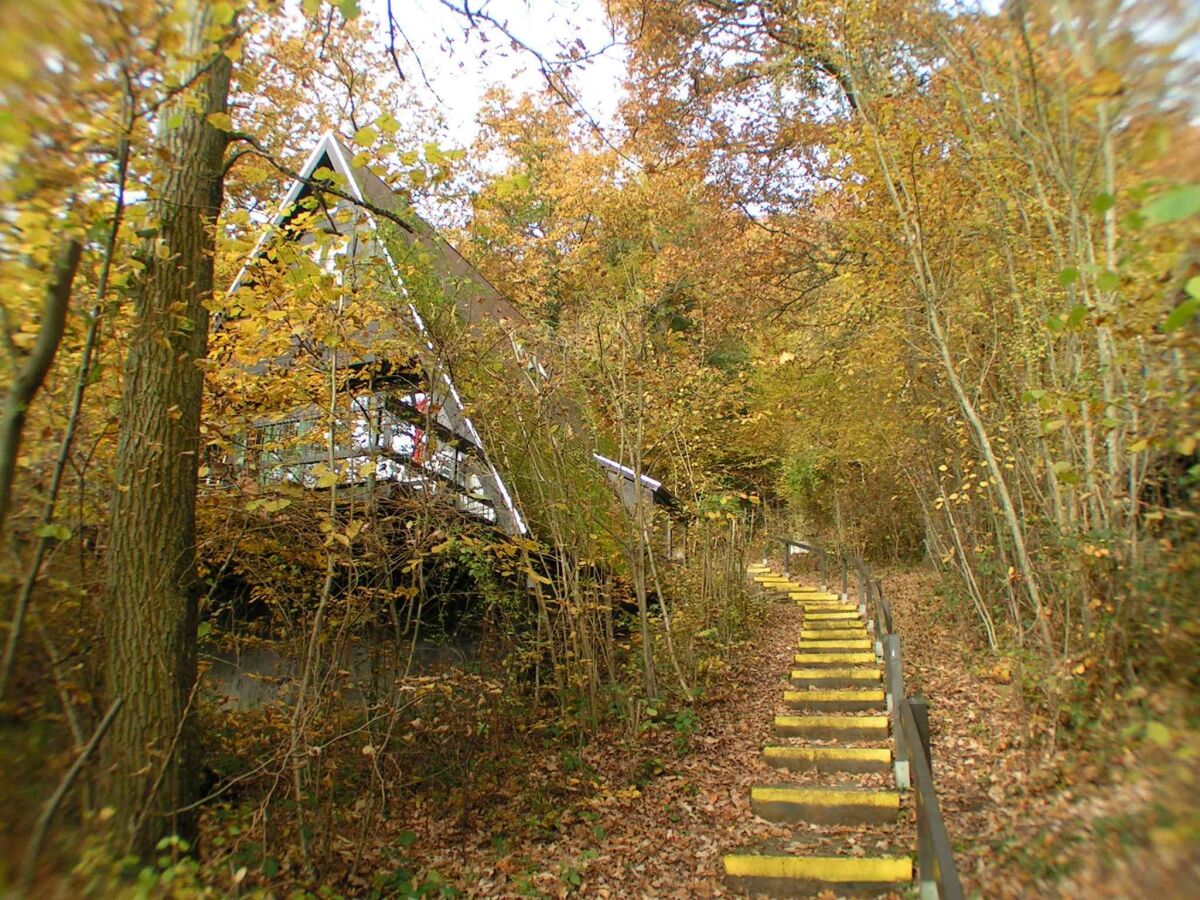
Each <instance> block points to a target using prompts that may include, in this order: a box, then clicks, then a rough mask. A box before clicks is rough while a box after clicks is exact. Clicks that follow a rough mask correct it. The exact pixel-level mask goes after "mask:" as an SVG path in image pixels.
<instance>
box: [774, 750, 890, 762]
mask: <svg viewBox="0 0 1200 900" xmlns="http://www.w3.org/2000/svg"><path fill="white" fill-rule="evenodd" d="M763 756H765V757H766V758H767V759H812V760H817V759H832V760H856V761H861V762H880V763H890V762H891V761H892V751H891V750H889V749H888V748H887V747H775V746H771V747H763Z"/></svg>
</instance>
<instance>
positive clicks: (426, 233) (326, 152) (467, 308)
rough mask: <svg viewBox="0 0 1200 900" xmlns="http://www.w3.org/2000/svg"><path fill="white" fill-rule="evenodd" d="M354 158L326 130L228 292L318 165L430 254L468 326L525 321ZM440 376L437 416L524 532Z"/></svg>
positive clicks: (308, 190) (452, 390) (453, 391)
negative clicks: (475, 453) (478, 460)
mask: <svg viewBox="0 0 1200 900" xmlns="http://www.w3.org/2000/svg"><path fill="white" fill-rule="evenodd" d="M352 160H353V154H352V153H351V152H350V150H349V149H348V148H347V147H346V146H345V144H343V143H342V142H341V141H340V140H338V138H337V137H336V135H334V134H333V133H332V132H327V133H326V134H324V135H323V136H322V137H321V139H320V140H319V141H318V142H317V145H316V147H314V148H313V150H312V152H311V153H310V154H309V155H308V159H307V160H306V161H305V163H304V165H303V166H302V167H301V169H300V171H299V172H298V173H297V175H298V176H299V177H298V178H295V179H293V181H292V184H291V185H290V186H289V187H288V191H287V193H286V194H285V195H284V198H283V201H282V202H281V203H280V204H279V207H278V209H277V211H276V213H275V216H274V217H273V218H272V220H271V223H270V226H269V227H268V228H266V229H264V230H263V233H262V235H261V236H260V237H259V239H258V242H257V243H256V244H255V247H254V250H253V251H252V252H251V254H250V257H249V258H248V260H247V262H246V264H245V265H243V266H242V268H241V270H240V271H239V272H238V275H237V277H236V278H235V279H234V281H233V284H232V285H230V287H229V292H230V293H232V292H234V291H236V290H237V289H238V288H239V287H240V286H241V285H242V283H243V281H244V280H245V278H246V275H247V271H248V269H249V266H250V264H251V263H252V262H253V261H254V260H255V259H257V258H258V257H259V255H260V254H261V253H262V252H263V249H264V247H265V245H266V242H267V241H268V240H269V238H270V236H271V234H272V232H277V231H278V230H279V229H280V228H282V227H284V226H285V225H286V224H287V222H288V221H289V220H290V219H291V217H292V216H294V215H295V214H296V213H297V211H298V209H299V205H298V201H300V200H301V199H303V198H304V197H305V196H307V195H309V194H312V193H315V192H318V191H319V190H320V188H319V185H318V186H315V187H314V177H313V176H314V174H315V173H316V172H317V171H318V170H319V169H321V168H328V169H329V170H330V171H332V172H334V173H335V174H336V175H338V176H341V178H342V179H344V181H345V183H346V185H347V186H348V188H349V191H350V192H351V193H352V194H353V196H354V197H355V198H356V199H357V200H358V201H359V202H361V203H362V204H363V208H364V209H365V210H366V212H367V215H368V216H369V217H370V218H371V220H372V223H373V225H374V226H375V228H376V229H378V228H379V219H378V216H377V215H376V214H375V213H374V212H372V208H374V209H376V210H379V211H380V212H383V213H388V214H390V216H389V220H390V221H394V222H397V224H398V225H399V227H398V228H397V234H398V235H399V237H400V240H401V241H403V242H404V243H405V244H406V245H407V246H409V247H411V248H414V249H418V250H420V251H422V253H423V254H425V255H426V256H427V257H428V263H429V268H430V269H431V270H432V271H433V272H434V273H436V275H437V277H438V279H439V281H440V282H441V287H442V290H443V293H444V294H445V296H446V297H448V298H449V299H450V300H451V301H452V302H453V303H454V306H455V311H456V313H457V314H458V316H459V318H461V319H462V321H463V322H464V324H465V325H466V326H467V327H471V326H473V325H475V324H477V323H479V322H482V321H484V320H490V321H492V322H494V323H496V324H497V325H499V326H501V327H503V326H504V325H505V324H506V323H517V322H522V321H524V317H523V316H522V315H521V314H520V312H518V311H517V309H516V307H514V306H513V305H512V304H511V303H509V302H508V300H506V299H505V298H504V297H503V296H501V295H500V292H499V291H497V290H496V289H495V287H493V286H492V285H491V283H489V282H488V280H487V279H486V278H484V277H483V275H481V274H480V273H479V272H477V271H476V270H475V268H474V267H473V266H471V264H470V263H468V262H467V261H466V259H464V258H463V256H462V255H461V254H460V253H459V252H458V251H457V250H455V249H454V247H452V246H451V245H450V243H449V242H448V241H446V240H445V239H444V238H442V237H441V236H440V235H438V234H437V232H436V231H435V230H434V228H433V226H431V225H430V224H429V223H428V222H426V221H425V220H424V219H422V218H421V217H420V216H419V215H417V213H416V212H415V211H414V210H413V209H412V206H411V204H410V203H409V202H408V200H407V198H406V197H404V196H403V195H402V194H399V193H397V192H395V191H393V190H391V188H389V187H388V186H387V184H386V183H385V182H384V181H383V179H381V178H380V177H379V176H377V175H375V174H374V173H373V172H371V171H370V170H369V169H367V168H366V167H364V166H354V165H352ZM380 247H381V249H382V251H383V254H384V256H385V257H386V259H387V261H388V263H389V265H390V266H391V268H392V274H393V276H394V277H395V278H396V281H397V283H398V284H403V281H404V279H403V278H402V277H401V276H400V273H399V272H398V271H397V270H396V261H395V260H394V259H393V258H392V255H391V253H390V251H389V250H388V249H387V247H386V246H384V245H383V244H382V243H381V244H380ZM409 309H410V311H411V313H412V317H413V322H414V324H415V326H416V328H417V329H418V330H419V331H420V332H422V333H426V327H425V324H424V322H423V321H422V320H421V316H420V315H419V314H418V312H417V310H416V308H415V307H413V306H412V305H411V304H410V306H409ZM426 343H427V345H428V346H429V349H430V350H432V349H433V347H432V344H431V343H429V341H428V340H427V341H426ZM440 375H441V381H442V382H443V386H444V388H445V394H446V399H447V400H448V401H449V402H443V403H442V409H441V411H440V412H439V417H445V418H446V419H447V422H446V424H447V426H448V427H449V428H451V429H452V430H453V431H454V432H456V433H458V434H461V435H462V436H463V437H465V438H466V439H468V440H469V441H470V442H471V443H473V444H474V445H475V446H476V447H478V448H479V450H480V451H481V453H482V454H483V456H482V462H483V463H484V464H485V466H486V469H487V471H486V473H484V474H483V475H482V476H481V477H482V478H483V480H484V481H485V483H487V482H490V486H489V487H490V489H491V490H492V491H494V493H495V494H496V495H497V496H496V499H497V500H499V501H500V502H499V503H496V504H495V508H496V511H497V513H500V514H501V515H502V517H503V519H504V520H506V521H505V524H506V528H508V530H510V531H515V532H516V533H518V534H526V533H528V526H527V525H526V524H525V520H524V517H523V516H522V515H521V512H520V510H518V509H517V507H516V504H515V503H514V502H513V499H512V496H511V495H510V494H509V492H508V488H507V486H506V485H505V484H504V480H503V479H502V478H501V477H500V473H499V472H498V471H497V470H496V467H495V466H494V465H492V463H491V461H490V460H488V459H487V456H486V448H485V447H484V444H483V441H482V439H481V438H480V436H479V433H478V431H477V430H476V428H475V425H474V423H473V422H472V421H471V419H470V417H469V416H467V415H466V414H465V412H464V409H463V403H462V398H461V397H460V396H459V393H458V389H457V388H456V387H455V385H454V382H453V380H452V379H451V377H450V375H449V373H448V372H446V371H444V370H442V371H441V372H440Z"/></svg>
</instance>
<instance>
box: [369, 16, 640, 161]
mask: <svg viewBox="0 0 1200 900" xmlns="http://www.w3.org/2000/svg"><path fill="white" fill-rule="evenodd" d="M458 2H459V3H461V2H462V0H458ZM470 3H471V8H472V9H473V10H476V9H479V8H480V7H482V8H483V10H484V11H485V12H486V13H487V14H488V15H490V16H492V17H493V18H494V19H496V20H497V21H499V22H502V23H505V24H506V27H507V28H508V29H509V31H510V32H511V33H512V34H513V35H514V36H515V37H517V38H518V39H519V40H521V41H523V42H524V43H526V44H528V45H529V46H531V47H533V48H535V49H536V50H538V51H539V52H540V53H542V54H543V55H544V56H546V57H547V58H549V59H554V58H558V57H559V56H561V53H562V51H561V47H562V45H563V44H565V43H570V42H572V41H574V40H576V39H578V40H580V41H582V42H583V45H584V47H585V48H586V49H587V51H588V52H590V53H595V52H598V51H600V50H601V49H603V48H605V47H607V46H608V45H609V44H610V43H611V42H612V36H611V34H610V32H609V28H608V24H607V16H606V13H605V8H604V4H603V2H601V0H490V2H487V3H482V2H481V0H470ZM363 8H364V10H365V11H366V12H367V14H368V15H370V16H371V17H372V18H373V19H375V20H376V21H377V22H378V23H379V27H380V32H379V33H380V34H381V35H384V36H386V34H387V2H386V0H363ZM392 8H393V10H394V13H395V16H396V19H397V21H398V22H399V24H400V27H401V28H402V29H403V31H404V34H405V35H406V36H407V38H408V40H409V41H411V43H412V46H413V49H414V50H415V51H416V54H417V57H418V58H419V60H420V63H421V67H422V68H423V69H424V74H425V76H426V78H427V79H428V82H429V84H430V85H431V86H432V90H433V92H436V96H434V94H433V93H431V91H430V89H429V88H428V87H426V84H425V78H423V77H422V75H421V72H420V71H419V70H418V68H417V66H416V65H415V64H412V63H406V64H405V67H406V71H405V76H406V77H407V78H408V81H409V83H410V84H411V85H412V86H413V87H414V89H415V90H417V92H418V93H419V94H421V95H422V96H423V97H425V98H426V99H428V100H430V101H431V102H433V103H436V104H437V105H438V106H439V107H440V109H441V110H442V113H443V115H444V116H445V118H446V125H447V132H448V133H447V140H448V143H449V144H451V145H456V146H460V147H465V146H467V145H469V144H470V142H471V140H472V139H473V138H474V136H475V134H476V132H477V130H478V128H477V124H476V115H477V113H478V111H479V107H480V102H481V98H482V96H483V93H484V91H485V90H486V89H487V87H488V86H489V85H491V84H495V83H497V82H499V83H502V84H506V85H508V86H509V87H510V89H512V90H513V91H514V93H524V92H527V91H540V90H541V89H542V88H543V87H544V86H545V81H544V79H543V78H542V76H541V74H540V73H539V71H538V64H537V61H536V60H535V59H533V58H532V57H531V56H530V55H529V54H527V53H524V52H521V51H517V50H513V49H512V48H511V47H510V46H509V42H508V41H507V39H505V38H504V37H503V36H502V35H499V34H497V33H496V31H495V29H494V28H492V27H491V26H489V25H487V24H486V23H480V26H479V27H480V29H482V30H483V31H484V32H486V34H487V41H486V42H485V41H484V40H483V39H482V38H481V36H480V35H479V34H478V33H472V34H470V35H469V36H468V35H466V34H464V30H463V27H464V24H465V19H464V18H463V17H462V16H461V15H456V14H455V13H453V12H451V11H450V10H448V9H446V8H445V6H443V5H442V3H440V2H439V0H393V2H392ZM398 43H400V41H399V40H398ZM624 72H625V64H624V53H623V50H622V49H621V48H620V47H611V48H609V49H607V50H606V51H605V52H604V53H603V54H602V55H601V56H600V57H599V58H597V59H595V60H593V61H592V62H590V63H588V64H587V65H586V66H584V67H582V68H581V69H580V70H579V71H578V72H577V73H576V75H575V77H574V80H573V82H572V83H573V85H574V86H575V89H576V92H577V94H578V96H579V98H580V100H581V101H582V103H583V104H584V106H585V107H586V109H587V112H588V114H589V115H591V116H592V117H593V118H594V119H596V121H598V122H600V123H602V124H607V123H608V122H609V121H611V119H612V117H613V115H614V114H615V112H616V108H617V104H618V102H619V100H620V96H621V82H622V79H623V77H624Z"/></svg>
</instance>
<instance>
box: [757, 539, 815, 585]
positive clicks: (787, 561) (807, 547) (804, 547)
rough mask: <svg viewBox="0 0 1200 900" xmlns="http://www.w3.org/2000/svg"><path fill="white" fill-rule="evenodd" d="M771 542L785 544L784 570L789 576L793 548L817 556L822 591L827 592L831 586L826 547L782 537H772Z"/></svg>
mask: <svg viewBox="0 0 1200 900" xmlns="http://www.w3.org/2000/svg"><path fill="white" fill-rule="evenodd" d="M770 540H772V541H779V542H780V543H781V544H783V569H784V571H785V572H786V573H787V574H789V575H790V574H791V568H792V554H791V548H792V547H796V548H797V549H799V550H801V551H803V552H805V553H814V554H816V557H817V563H818V565H819V566H820V567H821V582H820V588H821V590H825V589H826V588H827V587H828V585H829V554H828V553H827V552H826V551H825V548H824V547H821V546H820V545H818V544H810V543H808V542H807V541H798V540H795V539H794V538H789V537H782V536H780V535H774V536H771V537H770Z"/></svg>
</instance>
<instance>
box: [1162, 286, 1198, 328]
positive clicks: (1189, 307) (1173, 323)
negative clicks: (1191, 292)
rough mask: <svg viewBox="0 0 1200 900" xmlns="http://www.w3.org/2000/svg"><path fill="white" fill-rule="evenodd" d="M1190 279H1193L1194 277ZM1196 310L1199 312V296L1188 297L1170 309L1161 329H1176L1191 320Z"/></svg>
mask: <svg viewBox="0 0 1200 900" xmlns="http://www.w3.org/2000/svg"><path fill="white" fill-rule="evenodd" d="M1192 280H1193V281H1195V280H1196V279H1192ZM1198 312H1200V297H1189V298H1188V299H1187V300H1184V301H1183V302H1182V303H1180V304H1179V305H1178V306H1177V307H1175V308H1174V309H1173V310H1171V314H1170V315H1169V316H1167V321H1165V322H1163V329H1162V330H1163V331H1166V332H1171V331H1178V330H1179V329H1180V328H1182V327H1183V326H1184V325H1186V324H1188V323H1189V322H1190V321H1192V319H1193V318H1194V317H1195V315H1196V313H1198Z"/></svg>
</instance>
